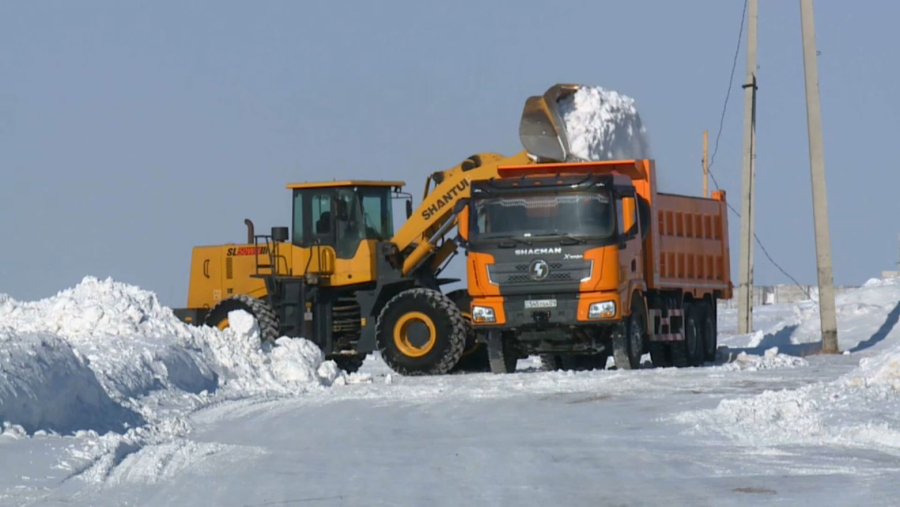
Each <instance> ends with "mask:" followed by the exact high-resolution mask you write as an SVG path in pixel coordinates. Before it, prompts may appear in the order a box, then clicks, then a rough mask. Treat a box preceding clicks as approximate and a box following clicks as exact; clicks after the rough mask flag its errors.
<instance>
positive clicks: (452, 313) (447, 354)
mask: <svg viewBox="0 0 900 507" xmlns="http://www.w3.org/2000/svg"><path fill="white" fill-rule="evenodd" d="M408 297H412V298H424V299H426V300H427V301H428V302H429V304H430V305H431V306H433V307H434V308H435V309H436V310H437V311H439V312H442V313H444V314H445V315H447V317H448V318H449V319H450V323H451V326H452V328H453V332H452V333H451V335H450V336H449V340H450V346H449V347H447V348H446V349H445V350H444V353H443V355H442V356H441V357H440V359H439V360H438V361H437V362H436V363H434V364H432V365H431V366H430V367H428V368H426V369H421V370H416V369H411V368H407V367H406V366H404V365H402V364H399V363H398V362H397V361H395V360H394V358H393V357H392V356H391V354H390V352H388V351H387V346H386V344H385V343H384V341H383V340H381V339H380V337H381V336H382V335H383V331H384V329H383V321H384V317H385V315H387V313H389V312H390V311H392V309H393V307H395V306H397V305H399V304H402V303H401V302H402V301H403V300H404V299H405V298H408ZM375 335H376V336H378V337H379V340H378V350H379V352H381V357H382V359H383V360H384V362H385V363H387V364H388V366H390V367H391V369H392V370H394V371H396V372H397V373H399V374H401V375H406V376H413V375H443V374H445V373H448V372H449V371H450V370H451V369H453V367H454V366H456V363H458V362H459V359H460V358H461V357H462V354H463V352H464V350H465V347H466V323H465V319H463V317H462V314H460V311H459V308H458V307H457V306H456V303H454V302H453V301H452V300H451V299H450V298H449V297H447V296H446V295H444V294H442V293H441V292H439V291H436V290H432V289H421V288H417V289H407V290H405V291H403V292H401V293H399V294H397V295H396V296H394V297H393V298H391V300H390V301H388V302H387V304H386V305H384V308H382V309H381V313H380V314H379V315H378V321H377V322H376V324H375Z"/></svg>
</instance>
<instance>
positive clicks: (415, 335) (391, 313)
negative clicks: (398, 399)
mask: <svg viewBox="0 0 900 507" xmlns="http://www.w3.org/2000/svg"><path fill="white" fill-rule="evenodd" d="M466 331H467V328H466V323H465V320H464V319H463V317H462V315H461V314H460V311H459V308H458V307H457V306H456V304H454V303H453V301H451V300H450V298H448V297H447V296H445V295H444V294H441V293H440V292H438V291H436V290H431V289H408V290H405V291H403V292H401V293H400V294H397V295H396V296H394V297H393V298H392V299H391V300H390V301H388V303H387V304H386V305H385V306H384V308H383V309H382V310H381V314H380V315H379V316H378V322H377V324H376V325H375V336H376V338H377V340H378V350H379V351H380V352H381V357H382V359H384V362H385V363H387V365H388V366H390V367H391V369H393V370H394V371H396V372H397V373H399V374H401V375H442V374H445V373H447V372H449V371H450V370H451V369H452V368H453V367H454V366H456V364H457V363H458V362H459V359H460V357H462V354H463V351H464V349H465V346H466Z"/></svg>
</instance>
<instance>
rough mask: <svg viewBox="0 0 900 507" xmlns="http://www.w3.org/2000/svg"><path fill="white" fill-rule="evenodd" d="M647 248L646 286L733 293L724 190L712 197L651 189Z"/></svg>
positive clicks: (725, 295)
mask: <svg viewBox="0 0 900 507" xmlns="http://www.w3.org/2000/svg"><path fill="white" fill-rule="evenodd" d="M654 194H655V195H654V196H653V202H651V206H650V208H651V210H652V217H651V219H652V220H653V222H652V224H653V225H652V227H651V239H650V241H649V243H648V250H647V251H646V254H647V256H646V262H647V263H648V264H649V266H647V268H648V269H647V271H646V272H647V273H648V274H650V273H652V276H648V277H647V278H648V280H647V285H648V288H650V289H671V288H680V289H684V290H685V292H707V291H710V290H712V291H719V293H720V297H721V298H723V299H729V298H731V266H730V257H729V250H728V217H727V215H726V214H727V212H728V210H727V208H726V204H725V194H724V192H714V193H713V197H712V199H703V198H701V197H686V196H682V195H672V194H663V193H654Z"/></svg>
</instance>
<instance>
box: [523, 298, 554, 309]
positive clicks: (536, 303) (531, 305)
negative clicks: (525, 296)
mask: <svg viewBox="0 0 900 507" xmlns="http://www.w3.org/2000/svg"><path fill="white" fill-rule="evenodd" d="M537 308H556V300H555V299H531V300H528V301H525V309H526V310H534V309H537Z"/></svg>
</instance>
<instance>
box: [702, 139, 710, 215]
mask: <svg viewBox="0 0 900 507" xmlns="http://www.w3.org/2000/svg"><path fill="white" fill-rule="evenodd" d="M703 198H704V199H709V131H708V130H704V131H703Z"/></svg>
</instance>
